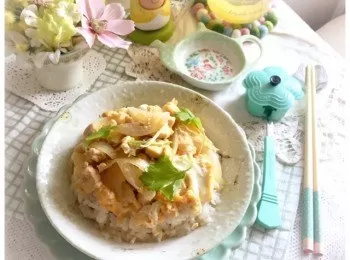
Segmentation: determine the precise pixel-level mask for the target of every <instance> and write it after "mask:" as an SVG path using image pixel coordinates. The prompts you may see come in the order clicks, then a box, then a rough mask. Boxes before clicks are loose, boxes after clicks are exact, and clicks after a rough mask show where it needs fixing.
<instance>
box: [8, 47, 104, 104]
mask: <svg viewBox="0 0 350 260" xmlns="http://www.w3.org/2000/svg"><path fill="white" fill-rule="evenodd" d="M105 68H106V61H105V59H104V58H103V56H102V55H101V54H99V53H97V52H96V51H94V50H90V51H89V52H88V53H87V54H86V55H85V57H84V60H83V80H84V81H83V83H82V85H81V86H79V87H77V88H74V89H71V90H67V91H64V92H55V91H51V90H47V89H44V88H43V87H41V86H40V85H39V83H38V82H37V80H36V76H35V73H34V69H33V68H32V67H31V66H28V65H27V66H24V65H21V64H18V63H17V62H16V56H15V55H11V56H9V57H7V58H6V62H5V80H6V84H5V85H6V89H8V90H9V91H11V92H12V93H14V94H16V95H17V96H20V97H22V98H24V99H27V100H29V101H30V102H32V103H34V104H35V105H37V106H38V107H40V108H42V109H44V110H48V111H58V110H59V109H60V108H61V107H62V106H64V105H67V104H70V103H72V102H73V101H74V100H75V99H76V98H78V97H79V96H80V95H82V94H84V93H85V92H86V91H87V90H88V89H89V88H90V86H91V85H92V84H93V83H94V82H95V80H96V79H97V78H98V76H100V75H101V73H102V72H103V71H104V70H105Z"/></svg>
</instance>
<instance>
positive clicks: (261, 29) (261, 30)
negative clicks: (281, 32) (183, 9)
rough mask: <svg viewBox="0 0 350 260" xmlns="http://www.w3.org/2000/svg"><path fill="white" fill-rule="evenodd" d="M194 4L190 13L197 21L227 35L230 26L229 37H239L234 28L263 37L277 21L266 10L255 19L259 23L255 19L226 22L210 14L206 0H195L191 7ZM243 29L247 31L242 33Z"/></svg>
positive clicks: (272, 14) (271, 13)
mask: <svg viewBox="0 0 350 260" xmlns="http://www.w3.org/2000/svg"><path fill="white" fill-rule="evenodd" d="M198 4H200V5H204V8H203V6H200V5H198ZM195 5H196V7H195V8H194V9H193V10H192V14H193V15H194V17H196V19H197V20H198V21H199V22H202V23H203V24H205V26H206V27H207V28H208V29H209V30H212V31H215V32H218V33H220V34H224V35H226V36H228V37H230V35H229V34H231V29H230V30H229V28H230V27H231V28H232V35H231V37H239V33H237V32H235V33H234V31H235V30H239V31H241V34H242V35H244V34H251V35H254V36H256V37H258V38H263V37H265V35H267V34H268V32H271V31H272V29H273V28H274V26H275V25H276V24H277V21H278V19H277V16H276V15H275V14H274V13H273V12H272V11H268V12H267V13H266V14H265V15H264V16H263V17H262V18H260V19H259V20H257V21H259V23H257V21H254V22H252V23H249V24H231V23H227V22H225V21H222V20H219V19H216V18H215V15H214V16H212V13H211V12H210V10H209V7H208V4H207V0H195V1H194V3H193V5H192V7H193V6H195ZM198 7H199V9H198ZM254 23H257V24H259V26H257V25H256V24H254ZM225 27H226V29H225ZM243 29H244V30H247V32H248V33H242V30H243ZM234 35H235V36H234Z"/></svg>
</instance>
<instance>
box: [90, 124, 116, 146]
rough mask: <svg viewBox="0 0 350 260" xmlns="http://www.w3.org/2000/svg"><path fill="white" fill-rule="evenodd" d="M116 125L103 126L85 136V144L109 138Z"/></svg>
mask: <svg viewBox="0 0 350 260" xmlns="http://www.w3.org/2000/svg"><path fill="white" fill-rule="evenodd" d="M115 128H116V126H104V127H101V128H100V129H99V130H98V131H96V132H93V133H91V134H90V135H88V136H87V137H86V138H85V141H84V142H85V144H86V145H89V144H91V143H92V142H93V141H95V140H97V139H101V138H102V139H107V138H108V137H109V135H110V133H111V131H112V130H114V129H115Z"/></svg>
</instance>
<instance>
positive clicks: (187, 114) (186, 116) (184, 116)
mask: <svg viewBox="0 0 350 260" xmlns="http://www.w3.org/2000/svg"><path fill="white" fill-rule="evenodd" d="M175 117H176V119H178V120H179V121H181V122H184V123H186V124H194V125H195V126H196V127H197V128H198V129H200V130H203V126H202V122H201V120H200V119H199V118H198V117H196V116H195V115H194V114H193V113H192V112H191V111H190V110H189V109H187V108H180V112H177V113H176V114H175Z"/></svg>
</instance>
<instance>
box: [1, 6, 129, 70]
mask: <svg viewBox="0 0 350 260" xmlns="http://www.w3.org/2000/svg"><path fill="white" fill-rule="evenodd" d="M124 17H125V10H124V8H123V7H122V6H121V5H120V4H117V3H111V4H108V5H105V3H104V1H103V0H76V1H75V0H8V1H7V2H6V4H5V30H6V31H5V40H6V43H7V45H8V47H9V48H10V49H11V51H13V52H14V53H16V54H17V55H18V56H19V57H22V58H24V59H25V60H31V61H32V62H33V63H34V64H35V65H36V66H37V67H41V66H42V65H43V64H44V62H45V61H46V60H49V61H51V62H52V63H53V64H58V63H59V61H60V57H61V56H62V55H65V54H67V53H72V52H76V51H80V50H82V49H86V48H88V47H90V48H91V47H92V45H93V44H94V42H95V40H96V39H97V40H99V41H100V42H101V43H102V44H105V45H107V46H109V47H111V48H124V49H127V48H128V47H129V45H130V44H131V42H129V41H125V40H124V39H123V38H121V37H120V36H125V35H128V34H129V33H131V32H132V31H133V30H134V22H133V21H131V20H125V19H124Z"/></svg>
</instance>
